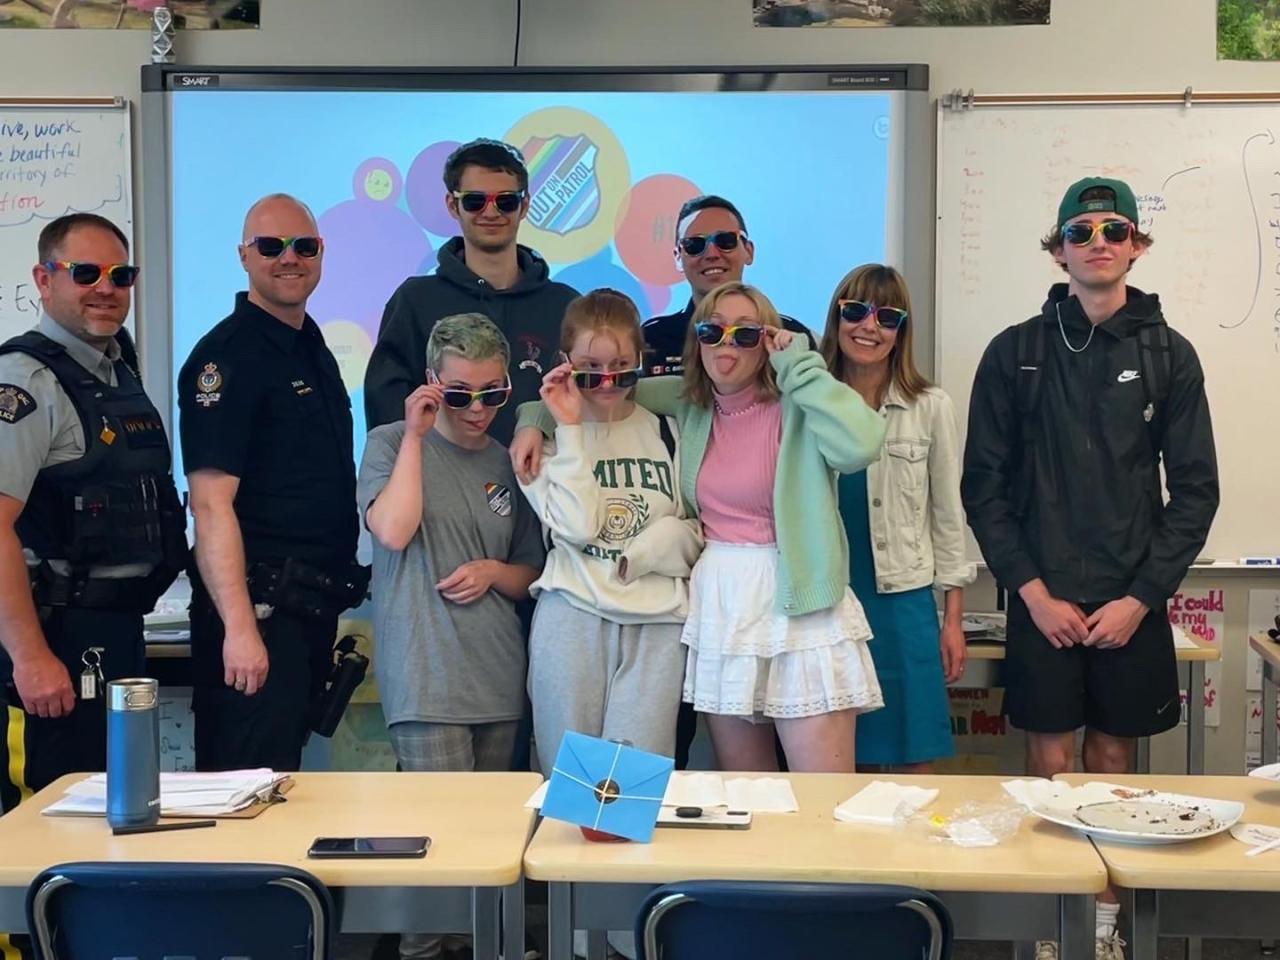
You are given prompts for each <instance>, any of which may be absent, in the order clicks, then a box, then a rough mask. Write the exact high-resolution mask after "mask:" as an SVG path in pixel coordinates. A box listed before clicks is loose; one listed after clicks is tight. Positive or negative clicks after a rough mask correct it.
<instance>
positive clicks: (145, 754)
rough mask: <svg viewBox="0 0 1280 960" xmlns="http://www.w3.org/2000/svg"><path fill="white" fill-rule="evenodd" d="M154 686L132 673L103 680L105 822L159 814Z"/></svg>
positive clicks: (137, 821)
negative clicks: (104, 686)
mask: <svg viewBox="0 0 1280 960" xmlns="http://www.w3.org/2000/svg"><path fill="white" fill-rule="evenodd" d="M159 692H160V691H159V685H158V684H157V683H156V681H154V680H149V679H146V678H142V677H135V678H132V679H128V680H112V681H111V682H110V683H108V684H107V823H109V824H110V825H111V826H112V827H138V826H146V825H148V824H152V823H155V822H156V821H157V820H159V819H160V711H159V709H158V708H159V702H160V697H159Z"/></svg>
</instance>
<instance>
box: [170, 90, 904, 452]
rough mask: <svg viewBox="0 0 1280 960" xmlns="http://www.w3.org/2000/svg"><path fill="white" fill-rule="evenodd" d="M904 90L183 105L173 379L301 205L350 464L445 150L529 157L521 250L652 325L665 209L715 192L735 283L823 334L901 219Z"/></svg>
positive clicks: (429, 226) (673, 283)
mask: <svg viewBox="0 0 1280 960" xmlns="http://www.w3.org/2000/svg"><path fill="white" fill-rule="evenodd" d="M899 96H901V95H900V94H890V93H848V92H812V93H794V92H773V93H672V92H662V93H657V92H626V93H621V92H610V93H600V92H587V93H583V92H565V93H549V92H538V93H524V92H518V93H512V92H386V91H376V92H363V91H361V92H310V91H287V92H243V91H199V92H195V91H193V92H177V93H175V94H174V95H173V97H172V106H171V110H172V113H171V118H172V123H171V130H172V144H171V151H172V152H171V176H172V208H171V210H172V214H171V215H172V281H173V284H172V290H173V309H174V313H173V340H172V344H173V353H174V369H175V370H177V369H178V366H179V365H180V364H181V362H182V361H183V360H184V359H185V358H186V356H187V354H188V352H189V351H190V350H191V348H192V346H193V345H194V344H195V342H196V340H197V339H198V338H199V337H200V336H201V335H203V334H204V333H205V332H206V331H207V330H208V329H209V328H210V327H212V326H213V325H214V324H215V323H217V322H218V320H220V319H221V318H222V317H224V316H225V315H226V314H228V313H229V312H230V311H231V307H232V300H233V296H234V294H235V292H236V291H238V290H242V289H244V288H245V286H246V283H245V275H244V271H243V269H242V268H241V266H240V264H239V261H238V259H237V254H236V244H237V243H238V242H239V241H240V239H241V238H240V231H241V227H242V223H243V218H244V214H245V211H246V210H247V209H248V207H249V205H250V204H252V203H253V201H254V200H256V199H257V198H258V197H260V196H262V195H264V194H267V193H271V192H275V191H284V192H287V193H291V194H294V195H295V196H297V197H299V198H300V199H302V200H303V201H304V202H306V203H307V204H308V205H310V206H311V208H312V210H314V212H315V214H316V216H317V218H318V220H319V229H320V233H321V235H322V236H323V237H324V241H325V259H324V278H323V280H322V281H321V283H320V286H319V287H318V288H317V290H316V292H315V294H314V295H313V297H312V299H311V301H310V304H309V311H310V313H311V315H312V316H313V317H314V318H315V320H316V322H317V323H319V324H320V326H321V328H322V329H323V331H324V335H325V339H326V341H327V342H328V344H329V346H330V347H331V348H332V349H333V351H334V353H335V355H336V356H337V358H338V361H339V363H340V365H341V367H342V372H343V378H344V380H345V382H346V385H347V389H348V390H349V391H350V393H351V397H352V404H353V409H354V412H355V418H356V423H357V431H356V432H357V439H356V452H357V457H359V454H360V451H361V449H362V448H363V442H362V437H363V423H362V420H363V416H362V411H363V397H362V395H361V394H362V382H363V377H364V370H365V366H366V364H367V362H368V358H369V354H370V351H371V350H372V348H373V344H374V342H375V341H376V339H377V335H378V326H379V322H380V320H381V317H382V311H383V307H384V306H385V304H386V301H387V299H388V298H389V297H390V296H391V294H392V293H393V292H394V291H395V289H396V287H397V286H398V285H399V284H400V283H401V282H402V281H403V280H404V279H405V278H406V277H408V276H412V275H415V274H426V273H430V272H431V271H432V270H433V269H434V267H435V262H436V250H437V249H438V248H439V247H440V246H441V245H442V244H443V243H444V242H445V241H446V240H448V239H449V238H450V237H451V236H454V235H455V234H456V233H457V230H456V227H457V224H456V223H455V222H454V221H453V220H452V219H451V218H450V217H449V214H448V212H447V210H446V208H445V202H444V194H445V189H444V185H443V183H442V181H441V172H442V169H443V166H444V161H445V158H446V157H447V156H448V155H449V153H450V152H451V151H452V150H453V149H454V148H455V147H457V146H458V145H459V144H460V143H461V142H464V141H466V140H470V139H472V138H474V137H479V136H486V137H495V138H499V139H502V140H506V141H507V142H509V143H512V144H514V145H515V146H517V147H519V148H520V149H521V150H522V151H523V153H524V155H525V157H526V159H527V162H528V167H529V174H530V195H531V198H530V199H531V202H530V210H529V217H528V219H527V221H526V222H525V223H524V225H523V227H522V229H521V232H520V241H521V242H522V243H524V244H527V245H528V246H530V247H533V248H534V249H535V250H537V251H538V252H539V253H540V254H541V255H542V256H543V257H544V258H545V259H546V260H547V262H548V263H549V265H550V268H551V274H552V277H553V279H556V280H560V281H563V282H565V283H567V284H570V285H572V286H573V287H575V288H577V289H578V290H581V291H586V290H589V289H592V288H594V287H600V286H610V287H616V288H618V289H620V290H622V291H623V292H625V293H627V294H628V295H630V296H631V297H632V298H633V299H634V300H635V301H636V303H637V304H638V305H639V308H640V313H641V315H642V316H645V317H648V316H653V315H657V314H660V313H666V312H670V311H673V310H678V309H680V308H682V307H683V306H684V304H685V302H686V301H687V300H688V297H689V291H688V287H687V285H686V283H685V280H684V276H683V275H682V274H681V272H680V270H679V267H678V264H677V262H676V259H675V257H674V255H673V249H674V240H675V227H676V213H677V211H678V210H679V207H680V205H681V204H682V203H683V202H684V201H685V200H687V199H689V198H690V197H693V196H696V195H698V194H702V193H716V194H720V195H722V196H725V197H727V198H728V199H730V200H731V201H733V202H734V203H735V204H737V205H738V206H739V207H740V208H741V210H742V213H743V216H744V217H745V219H746V225H747V230H748V234H749V235H750V237H751V239H752V240H753V241H754V243H755V245H756V250H755V263H754V265H753V266H751V267H749V268H748V270H747V274H746V279H747V280H748V282H750V283H753V284H755V285H757V286H759V287H760V288H761V289H763V290H764V292H765V293H766V294H767V295H768V296H769V297H770V299H772V300H773V302H774V303H775V305H776V306H777V307H778V309H779V310H780V311H782V312H783V313H786V314H790V315H791V316H793V317H795V318H796V319H798V320H800V321H801V322H802V323H805V324H808V325H809V326H811V327H814V328H816V329H817V330H818V331H819V332H820V330H821V327H822V325H823V323H824V318H825V313H826V308H827V302H828V298H829V297H830V295H831V291H832V289H833V287H834V285H835V283H836V281H837V280H838V279H839V278H840V277H841V276H843V275H844V273H845V272H846V271H847V270H849V269H850V268H851V267H853V266H855V265H857V264H859V263H863V262H866V261H878V260H882V259H883V258H884V256H885V236H886V217H887V216H889V215H893V216H895V217H896V216H897V215H898V214H897V212H896V211H889V210H888V206H889V199H888V198H889V195H890V193H891V190H890V165H891V160H890V153H891V141H892V136H891V134H892V132H893V124H894V115H895V113H894V107H895V102H896V101H895V98H896V97H899ZM513 346H514V347H516V349H518V345H513ZM543 359H545V358H543ZM175 416H176V414H175ZM179 473H180V467H179Z"/></svg>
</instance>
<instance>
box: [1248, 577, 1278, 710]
mask: <svg viewBox="0 0 1280 960" xmlns="http://www.w3.org/2000/svg"><path fill="white" fill-rule="evenodd" d="M1278 618H1280V590H1250V591H1249V636H1251V637H1253V636H1258V635H1260V634H1262V635H1265V634H1266V632H1267V631H1268V630H1276V629H1280V619H1278ZM1244 688H1245V689H1246V690H1261V689H1262V660H1261V658H1260V657H1259V656H1258V655H1257V654H1256V653H1254V652H1253V650H1252V648H1251V649H1250V650H1249V659H1248V665H1247V666H1246V667H1245V675H1244Z"/></svg>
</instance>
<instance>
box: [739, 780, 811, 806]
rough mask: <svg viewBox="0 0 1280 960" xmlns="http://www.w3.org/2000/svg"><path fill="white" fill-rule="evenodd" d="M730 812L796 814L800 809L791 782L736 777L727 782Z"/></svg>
mask: <svg viewBox="0 0 1280 960" xmlns="http://www.w3.org/2000/svg"><path fill="white" fill-rule="evenodd" d="M724 787H725V792H726V793H727V794H728V799H729V809H730V810H750V811H751V812H752V813H795V812H796V811H798V810H799V809H800V804H799V802H797V800H796V795H795V791H794V790H792V789H791V781H789V780H784V779H782V778H781V777H759V778H756V777H736V778H734V779H733V780H726V781H725V784H724Z"/></svg>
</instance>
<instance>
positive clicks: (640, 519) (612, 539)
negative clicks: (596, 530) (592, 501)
mask: <svg viewBox="0 0 1280 960" xmlns="http://www.w3.org/2000/svg"><path fill="white" fill-rule="evenodd" d="M648 520H649V504H647V503H645V500H644V497H641V496H637V495H636V494H634V493H632V494H628V495H627V498H626V499H625V500H623V499H620V498H619V499H615V498H610V499H609V500H606V501H605V504H604V525H603V526H602V527H601V528H600V539H601V540H603V541H604V542H605V543H622V542H624V541H626V540H630V539H631V538H632V537H634V536H635V535H636V534H638V533H639V532H640V531H641V530H642V529H643V528H644V525H645V523H647V522H648Z"/></svg>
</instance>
